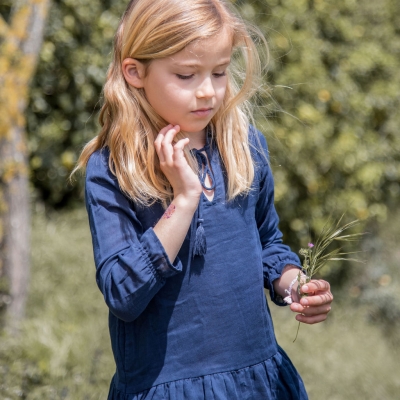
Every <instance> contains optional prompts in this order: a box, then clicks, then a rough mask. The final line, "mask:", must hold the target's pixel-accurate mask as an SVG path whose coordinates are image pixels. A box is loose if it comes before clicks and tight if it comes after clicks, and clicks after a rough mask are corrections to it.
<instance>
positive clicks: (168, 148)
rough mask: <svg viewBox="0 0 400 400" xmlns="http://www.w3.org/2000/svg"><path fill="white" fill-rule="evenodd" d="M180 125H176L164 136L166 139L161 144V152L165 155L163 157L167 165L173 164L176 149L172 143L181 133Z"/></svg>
mask: <svg viewBox="0 0 400 400" xmlns="http://www.w3.org/2000/svg"><path fill="white" fill-rule="evenodd" d="M179 129H180V128H179V125H175V126H174V127H172V128H170V129H168V130H167V132H166V133H165V135H164V139H163V140H162V142H161V146H160V148H161V152H162V153H163V157H164V159H165V162H166V163H167V164H171V163H172V156H173V153H174V149H173V147H172V141H173V139H174V137H175V135H176V134H177V133H178V132H179Z"/></svg>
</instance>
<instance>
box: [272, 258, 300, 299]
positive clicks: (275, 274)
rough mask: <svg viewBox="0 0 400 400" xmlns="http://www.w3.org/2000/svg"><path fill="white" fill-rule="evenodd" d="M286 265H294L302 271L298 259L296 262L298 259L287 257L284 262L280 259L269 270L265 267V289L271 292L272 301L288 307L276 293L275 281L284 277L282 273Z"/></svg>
mask: <svg viewBox="0 0 400 400" xmlns="http://www.w3.org/2000/svg"><path fill="white" fill-rule="evenodd" d="M286 265H292V266H293V267H297V268H299V269H301V266H300V264H299V261H298V259H297V260H296V258H291V257H285V258H283V259H282V260H281V259H279V258H278V260H276V262H275V263H274V265H273V266H270V267H269V268H268V267H266V266H264V287H265V288H266V289H268V290H269V295H270V297H271V300H272V302H273V303H275V304H276V305H277V306H286V305H287V303H286V302H285V301H284V300H283V297H282V296H281V295H279V294H277V293H275V289H274V281H276V280H277V279H279V278H280V277H281V276H282V271H283V270H284V268H285V267H286Z"/></svg>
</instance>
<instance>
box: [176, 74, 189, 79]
mask: <svg viewBox="0 0 400 400" xmlns="http://www.w3.org/2000/svg"><path fill="white" fill-rule="evenodd" d="M176 76H177V77H178V78H179V79H190V78H191V77H193V75H179V74H176Z"/></svg>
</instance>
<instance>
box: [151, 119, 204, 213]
mask: <svg viewBox="0 0 400 400" xmlns="http://www.w3.org/2000/svg"><path fill="white" fill-rule="evenodd" d="M179 131H180V127H179V125H175V126H173V125H168V126H166V127H165V128H163V129H161V131H160V132H159V134H158V135H157V138H156V140H155V142H154V147H155V149H156V152H157V155H158V158H159V160H160V168H161V171H162V172H163V173H164V175H165V176H166V178H167V179H168V181H169V183H170V184H171V186H172V189H173V191H174V197H175V198H176V197H177V196H180V197H184V198H185V199H188V200H192V199H194V200H197V201H198V200H199V198H200V195H201V192H202V190H203V189H202V186H201V183H200V180H199V178H198V176H197V175H196V174H195V172H194V171H193V170H192V168H190V166H189V164H188V162H187V160H186V158H185V155H184V152H183V149H184V147H185V146H186V145H187V144H188V143H189V138H185V139H181V140H179V141H178V142H176V143H175V144H174V143H173V140H174V137H175V136H176V134H177V133H178V132H179ZM196 207H197V203H196Z"/></svg>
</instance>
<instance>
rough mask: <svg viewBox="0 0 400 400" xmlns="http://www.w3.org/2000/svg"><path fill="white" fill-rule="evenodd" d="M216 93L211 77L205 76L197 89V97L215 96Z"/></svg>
mask: <svg viewBox="0 0 400 400" xmlns="http://www.w3.org/2000/svg"><path fill="white" fill-rule="evenodd" d="M214 95H215V90H214V85H213V83H212V80H211V77H208V78H205V79H204V80H203V82H202V83H201V85H200V86H199V87H198V88H197V90H196V97H198V98H202V97H213V96H214Z"/></svg>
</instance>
